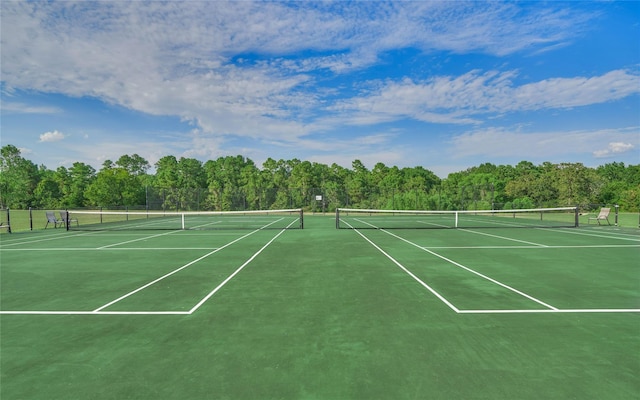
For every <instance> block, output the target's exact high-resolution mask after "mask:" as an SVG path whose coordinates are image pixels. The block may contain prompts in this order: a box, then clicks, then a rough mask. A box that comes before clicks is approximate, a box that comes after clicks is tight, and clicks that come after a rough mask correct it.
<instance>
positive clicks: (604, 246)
mask: <svg viewBox="0 0 640 400" xmlns="http://www.w3.org/2000/svg"><path fill="white" fill-rule="evenodd" d="M634 247H640V244H595V245H589V244H583V245H566V246H564V245H561V246H544V247H543V246H422V248H423V249H427V248H428V249H436V250H438V249H616V248H634Z"/></svg>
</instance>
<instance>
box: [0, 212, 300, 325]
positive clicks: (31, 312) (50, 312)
mask: <svg viewBox="0 0 640 400" xmlns="http://www.w3.org/2000/svg"><path fill="white" fill-rule="evenodd" d="M278 221H279V220H278ZM278 221H274V222H272V223H271V224H273V223H276V222H278ZM295 222H297V220H294V221H293V222H291V224H289V225H288V226H287V228H288V227H289V226H291V225H292V224H294V223H295ZM271 224H268V225H266V226H269V225H271ZM287 228H284V229H281V230H280V231H279V232H278V234H276V235H275V236H274V237H273V238H271V239H270V240H269V241H268V242H267V243H266V244H265V245H264V246H262V247H261V248H260V250H258V251H257V252H256V253H254V254H253V255H252V256H251V257H250V258H249V259H248V260H247V261H245V262H244V263H243V264H242V265H241V266H240V267H238V268H237V269H236V270H235V271H234V272H233V273H232V274H231V275H229V276H228V277H227V278H226V279H225V280H224V281H223V282H222V283H221V284H219V285H218V286H216V288H215V289H214V290H212V291H211V292H209V293H208V294H207V295H206V296H205V297H204V298H202V299H201V300H200V301H199V302H198V303H196V305H195V306H194V307H192V308H191V309H190V310H189V311H104V310H103V309H104V308H107V307H109V306H111V305H113V304H115V303H117V302H118V301H120V300H123V299H125V298H126V297H129V296H131V295H133V294H135V293H137V292H139V291H141V290H143V289H145V288H147V287H149V286H151V285H153V284H154V283H157V282H159V281H160V280H162V279H164V278H166V277H168V276H170V275H173V274H174V273H176V272H178V271H181V270H183V269H185V268H187V267H189V266H191V265H193V264H195V263H197V262H198V261H201V260H203V259H204V258H206V257H208V256H210V255H212V254H214V253H216V252H218V251H219V250H222V249H223V248H225V247H228V246H230V245H232V244H234V243H236V242H238V241H240V240H242V239H244V238H246V237H248V236H250V235H253V234H254V233H256V232H259V231H261V230H263V228H260V229H256V230H254V231H252V232H250V233H247V234H246V235H243V236H241V237H239V238H237V239H235V240H233V241H231V242H229V243H227V244H226V245H224V246H222V247H219V248H216V249H215V250H214V251H211V252H209V253H207V254H205V255H204V256H202V257H200V258H198V259H196V260H193V261H191V262H190V263H188V264H186V265H183V266H182V267H180V268H178V269H176V270H174V271H171V272H169V273H168V274H165V275H163V276H162V277H160V278H157V279H155V280H154V281H152V282H149V283H147V284H146V285H144V286H142V287H139V288H138V289H136V290H134V291H132V292H129V293H127V294H126V295H124V296H121V297H119V298H118V299H116V300H113V301H111V302H110V303H107V304H105V305H103V306H101V307H99V308H97V309H95V310H93V311H63V310H40V311H34V310H22V311H20V310H7V311H4V310H0V315H191V314H193V313H194V312H195V311H197V310H198V309H199V308H200V307H201V306H202V305H203V304H204V303H205V302H206V301H207V300H209V299H210V298H211V297H212V296H213V295H214V294H215V293H216V292H218V291H219V290H220V289H222V287H223V286H224V285H226V284H227V283H228V282H229V281H230V280H231V279H232V278H233V277H235V276H236V275H237V274H238V273H239V272H240V271H241V270H242V269H244V268H245V267H246V266H247V265H248V264H249V263H250V262H251V261H253V260H254V259H255V258H256V257H257V256H258V255H259V254H260V253H262V251H264V249H266V248H267V247H268V246H269V245H270V244H271V243H273V242H274V241H275V240H276V239H277V238H278V237H279V236H280V235H282V234H283V233H284V232H286V231H287V230H288V229H287ZM92 250H95V249H92ZM106 250H116V249H106Z"/></svg>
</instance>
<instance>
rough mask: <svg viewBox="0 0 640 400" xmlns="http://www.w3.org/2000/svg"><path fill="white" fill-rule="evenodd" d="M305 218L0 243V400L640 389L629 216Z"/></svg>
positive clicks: (518, 394)
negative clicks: (455, 222) (522, 224)
mask: <svg viewBox="0 0 640 400" xmlns="http://www.w3.org/2000/svg"><path fill="white" fill-rule="evenodd" d="M300 216H301V215H298V214H296V213H295V212H294V213H286V214H279V215H278V214H276V215H274V216H273V218H271V217H270V218H268V219H266V220H263V219H260V220H259V222H255V221H253V222H250V223H244V222H239V223H240V224H241V226H238V227H237V228H234V227H233V226H232V225H226V226H225V228H224V229H205V228H203V226H204V225H206V226H207V227H211V226H216V225H217V223H215V222H214V221H213V220H211V219H207V222H194V224H193V225H192V229H187V230H185V229H180V228H175V227H174V226H173V225H172V226H171V227H165V226H164V225H161V226H162V228H160V229H157V230H151V227H149V226H147V227H145V228H141V227H139V226H138V227H136V228H134V229H123V228H122V225H120V223H121V222H118V223H117V224H114V225H113V228H112V229H98V230H93V229H89V227H85V228H86V229H87V230H71V231H66V230H64V229H48V230H46V231H37V232H29V233H13V234H11V235H2V236H0V240H1V242H0V257H1V263H2V269H1V271H0V272H1V274H0V289H1V297H0V300H1V307H0V309H1V311H0V318H1V321H0V322H1V325H0V328H1V336H0V340H1V343H0V344H1V347H0V349H1V357H0V363H1V364H0V366H1V377H2V382H1V385H0V390H1V391H0V397H1V398H3V399H5V398H6V399H71V398H92V399H124V398H135V399H184V398H191V399H211V398H216V399H417V398H421V399H422V398H429V399H453V398H464V399H498V398H500V399H514V398H518V399H540V398H554V399H567V398H576V399H578V398H579V399H603V398H615V399H636V398H638V396H639V395H640V378H639V376H640V231H639V230H638V229H630V228H627V229H623V228H619V227H615V226H597V225H596V226H593V225H592V226H583V227H579V228H564V227H556V226H555V225H556V224H553V226H554V227H553V228H550V227H537V226H531V227H528V228H523V229H517V228H514V227H513V226H511V225H506V226H505V225H504V219H501V220H500V221H499V222H500V224H501V225H498V226H495V225H493V226H492V227H490V228H489V227H469V226H466V225H465V226H462V225H461V226H459V227H458V229H415V228H412V229H403V228H402V226H401V225H394V226H393V227H392V229H380V227H379V226H376V225H375V223H376V221H379V220H376V219H375V217H371V216H367V218H368V219H365V218H363V217H362V216H354V215H344V217H343V218H344V221H341V224H343V225H340V227H346V226H347V224H354V223H355V221H356V219H357V220H359V221H360V222H359V223H360V224H362V225H360V226H351V228H354V229H336V227H337V226H338V225H339V224H338V222H337V221H336V218H335V216H333V215H307V214H305V215H304V226H302V224H301V222H302V221H300V220H299V219H300ZM76 217H77V219H78V220H79V224H78V225H79V227H83V225H85V223H84V222H83V216H82V215H80V214H76ZM171 217H172V219H176V216H175V215H174V216H171ZM384 217H385V218H386V217H387V216H386V215H385V216H384ZM87 218H88V216H84V219H85V221H86V219H87ZM234 218H242V216H238V215H236V216H234ZM261 218H263V217H261ZM177 219H178V220H180V224H184V218H183V217H182V216H179V218H177ZM276 220H277V221H278V222H277V223H276V222H274V221H276ZM157 221H159V220H158V219H150V218H146V217H145V218H144V220H139V221H134V222H135V223H136V224H139V223H144V224H146V223H152V224H155V223H156V222H157ZM225 221H227V220H225ZM221 223H222V222H221ZM256 223H259V224H262V225H255V224H256ZM209 224H213V225H209ZM509 224H512V222H509ZM72 226H73V225H72ZM126 226H127V227H128V226H130V225H128V224H126ZM181 226H182V225H181ZM269 227H270V229H265V228H269ZM302 227H304V229H300V228H302ZM76 228H78V226H76ZM291 228H295V229H291Z"/></svg>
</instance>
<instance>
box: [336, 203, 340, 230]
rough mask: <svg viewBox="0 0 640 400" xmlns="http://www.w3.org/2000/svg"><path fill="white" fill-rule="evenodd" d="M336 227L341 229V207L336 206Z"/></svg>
mask: <svg viewBox="0 0 640 400" xmlns="http://www.w3.org/2000/svg"><path fill="white" fill-rule="evenodd" d="M336 229H340V209H339V208H337V207H336Z"/></svg>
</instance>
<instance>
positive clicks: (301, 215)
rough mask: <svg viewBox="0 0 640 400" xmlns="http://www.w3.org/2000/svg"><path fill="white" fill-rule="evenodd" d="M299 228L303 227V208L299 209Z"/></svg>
mask: <svg viewBox="0 0 640 400" xmlns="http://www.w3.org/2000/svg"><path fill="white" fill-rule="evenodd" d="M300 229H304V210H303V209H302V208H301V209H300Z"/></svg>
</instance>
